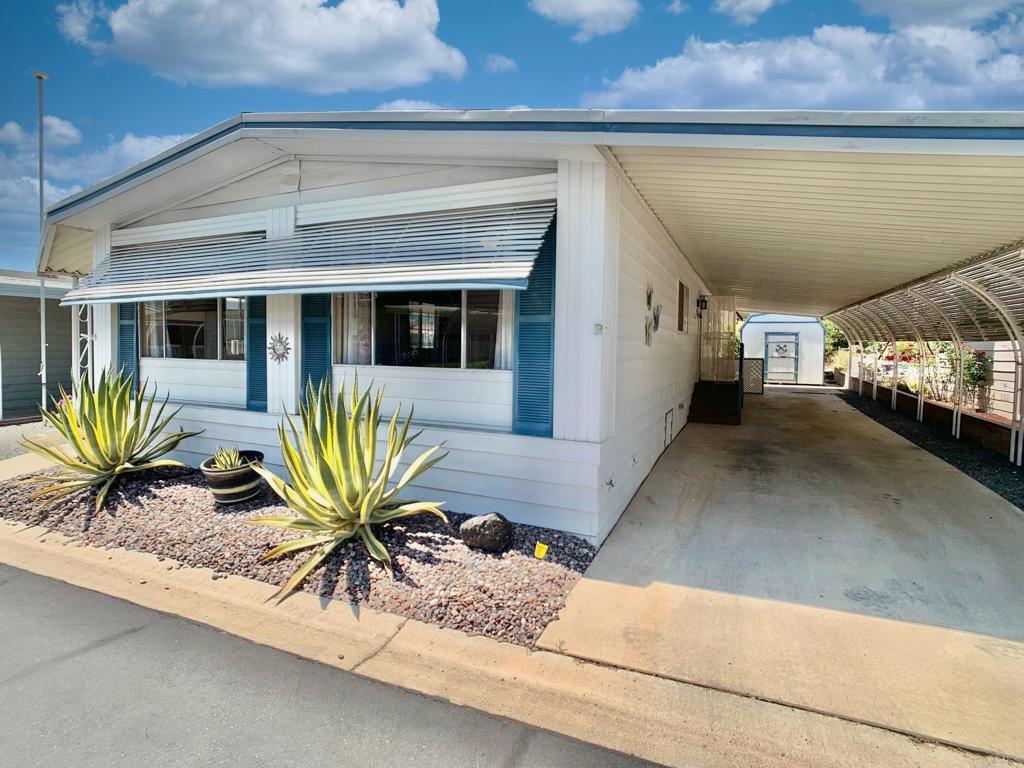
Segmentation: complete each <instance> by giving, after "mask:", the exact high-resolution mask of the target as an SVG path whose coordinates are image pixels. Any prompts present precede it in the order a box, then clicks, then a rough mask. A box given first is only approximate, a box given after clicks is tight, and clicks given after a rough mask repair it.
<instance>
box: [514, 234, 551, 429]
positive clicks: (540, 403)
mask: <svg viewBox="0 0 1024 768" xmlns="http://www.w3.org/2000/svg"><path fill="white" fill-rule="evenodd" d="M554 366H555V222H554V221H552V222H551V226H550V227H548V231H547V233H546V234H545V235H544V242H543V243H542V244H541V247H540V251H538V253H537V260H536V261H534V263H533V271H532V272H531V273H530V282H529V284H528V285H527V287H526V289H525V290H522V291H517V292H516V351H515V367H514V370H513V375H512V380H513V382H514V383H513V392H512V404H513V405H512V410H513V414H512V431H513V432H515V433H517V434H520V435H538V436H540V437H551V421H552V416H551V413H552V402H553V400H554Z"/></svg>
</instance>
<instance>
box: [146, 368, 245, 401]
mask: <svg viewBox="0 0 1024 768" xmlns="http://www.w3.org/2000/svg"><path fill="white" fill-rule="evenodd" d="M139 372H140V378H141V379H142V381H147V380H148V381H149V383H150V385H155V386H156V389H157V393H158V395H159V396H160V397H161V398H163V397H164V396H165V395H170V398H171V400H172V401H174V402H176V403H200V404H209V405H229V406H233V407H237V408H244V407H245V361H244V360H186V359H182V358H155V357H143V358H141V359H140V360H139Z"/></svg>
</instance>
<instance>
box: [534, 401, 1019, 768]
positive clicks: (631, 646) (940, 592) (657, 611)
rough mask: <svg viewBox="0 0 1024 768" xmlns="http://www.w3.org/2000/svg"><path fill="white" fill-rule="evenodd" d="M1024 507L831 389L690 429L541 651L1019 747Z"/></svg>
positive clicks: (977, 745)
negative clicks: (734, 421) (733, 423)
mask: <svg viewBox="0 0 1024 768" xmlns="http://www.w3.org/2000/svg"><path fill="white" fill-rule="evenodd" d="M1022 574H1024V515H1022V513H1021V511H1020V510H1018V509H1017V508H1016V507H1013V506H1012V505H1010V504H1009V503H1007V502H1005V501H1004V500H1002V499H1001V498H1000V497H998V496H997V495H996V494H994V493H992V492H990V491H989V490H988V489H986V488H984V487H983V486H981V485H980V484H978V483H977V482H975V481H974V480H972V479H970V478H968V477H967V476H966V475H964V474H962V473H961V472H959V471H958V470H956V469H954V468H953V467H951V466H949V465H948V464H946V463H945V462H943V461H941V460H939V459H937V458H935V457H933V456H931V455H930V454H928V453H927V452H925V451H924V450H922V449H920V448H917V447H916V446H914V445H912V444H911V443H909V442H907V441H906V440H904V439H903V438H901V437H899V436H898V435H895V434H894V433H892V432H890V431H889V430H887V429H885V428H884V427H882V426H880V425H878V424H876V423H875V422H874V421H872V420H870V419H868V418H867V417H866V416H863V415H862V414H860V413H858V412H857V411H855V410H854V409H852V408H851V407H849V406H848V405H846V404H845V403H844V402H842V401H841V400H840V399H839V398H837V397H834V396H832V395H831V394H829V393H828V391H827V390H799V389H793V390H776V389H773V390H770V391H769V392H768V393H766V394H765V395H763V396H760V397H750V398H749V399H748V407H747V410H746V412H745V414H744V424H743V426H742V427H729V426H714V425H703V424H693V425H689V426H688V427H687V428H686V429H685V430H684V431H683V432H682V433H681V435H680V436H679V437H678V438H677V439H676V441H675V442H674V443H673V444H672V445H671V446H670V447H669V449H668V450H667V451H666V452H665V454H664V455H663V456H662V458H661V460H660V461H659V462H658V464H657V465H656V466H655V468H654V471H653V472H652V474H651V476H650V477H649V478H648V479H647V481H646V482H645V483H644V485H643V486H642V487H641V489H640V491H639V492H638V493H637V495H636V497H635V498H634V499H633V501H632V503H631V504H630V506H629V508H628V509H627V510H626V513H625V515H624V516H623V518H622V520H621V521H620V523H619V525H618V526H617V527H616V529H615V530H614V531H613V532H612V534H611V536H610V537H609V539H608V541H607V542H606V543H605V545H604V547H603V548H602V550H601V552H600V553H599V555H598V557H597V558H596V559H595V561H594V563H593V564H592V565H591V567H590V569H589V570H588V571H587V574H586V576H585V578H584V579H583V580H581V582H580V583H579V584H578V585H577V587H576V588H575V589H574V591H573V592H572V594H571V595H570V597H569V601H568V604H567V606H566V608H565V609H564V610H563V611H562V614H561V617H560V618H559V620H558V621H557V622H554V623H553V624H551V625H550V626H549V627H548V629H547V630H546V631H545V633H544V635H543V636H542V637H541V641H540V644H541V646H542V647H545V648H549V649H557V650H561V651H563V652H566V653H569V654H572V655H575V656H578V657H581V658H586V659H591V660H595V661H600V662H604V663H609V664H614V665H617V666H621V667H626V668H630V669H636V670H640V671H643V672H648V673H652V674H658V675H662V676H665V677H670V678H673V679H678V680H684V681H687V682H694V683H698V684H701V685H706V686H709V687H713V688H717V689H722V690H728V691H734V692H739V693H743V694H746V695H753V696H756V697H758V698H764V699H769V700H772V701H778V702H783V703H787V704H790V705H794V706H799V707H803V708H806V709H810V710H814V711H819V712H826V713H829V714H835V715H838V716H840V717H844V718H848V719H851V720H856V721H860V722H867V723H871V724H875V725H880V726H882V727H886V728H891V729H893V730H898V731H901V732H905V733H910V734H914V735H920V736H924V737H926V738H929V739H936V740H940V741H944V742H947V743H951V744H955V745H959V746H964V747H968V748H971V749H977V750H980V751H983V752H990V753H992V754H999V755H1008V756H1014V757H1017V758H1024V728H1021V726H1020V724H1021V723H1022V722H1024V643H1022V642H1021V641H1022V640H1024V578H1022Z"/></svg>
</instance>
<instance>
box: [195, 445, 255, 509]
mask: <svg viewBox="0 0 1024 768" xmlns="http://www.w3.org/2000/svg"><path fill="white" fill-rule="evenodd" d="M239 453H240V454H242V459H243V460H244V461H246V462H248V463H246V464H244V465H242V466H241V467H236V468H235V469H217V468H216V467H215V466H213V457H212V456H211V457H210V458H208V459H207V460H206V461H204V462H203V463H202V464H200V465H199V468H200V469H201V470H202V471H203V474H204V475H206V482H207V483H209V484H210V490H211V491H212V492H213V500H214V501H216V502H217V503H218V504H237V503H238V502H240V501H248V500H249V499H252V498H255V497H256V495H257V494H259V492H260V484H261V483H262V482H263V478H262V477H260V476H259V475H258V474H257V473H256V470H255V469H253V468H252V467H251V466H250V465H251V464H254V463H259V462H261V461H263V454H262V453H260V452H259V451H239Z"/></svg>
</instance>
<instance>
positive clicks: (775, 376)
mask: <svg viewBox="0 0 1024 768" xmlns="http://www.w3.org/2000/svg"><path fill="white" fill-rule="evenodd" d="M799 367H800V334H799V333H766V334H765V335H764V380H765V381H767V382H768V383H770V384H796V383H797V371H798V370H799Z"/></svg>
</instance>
